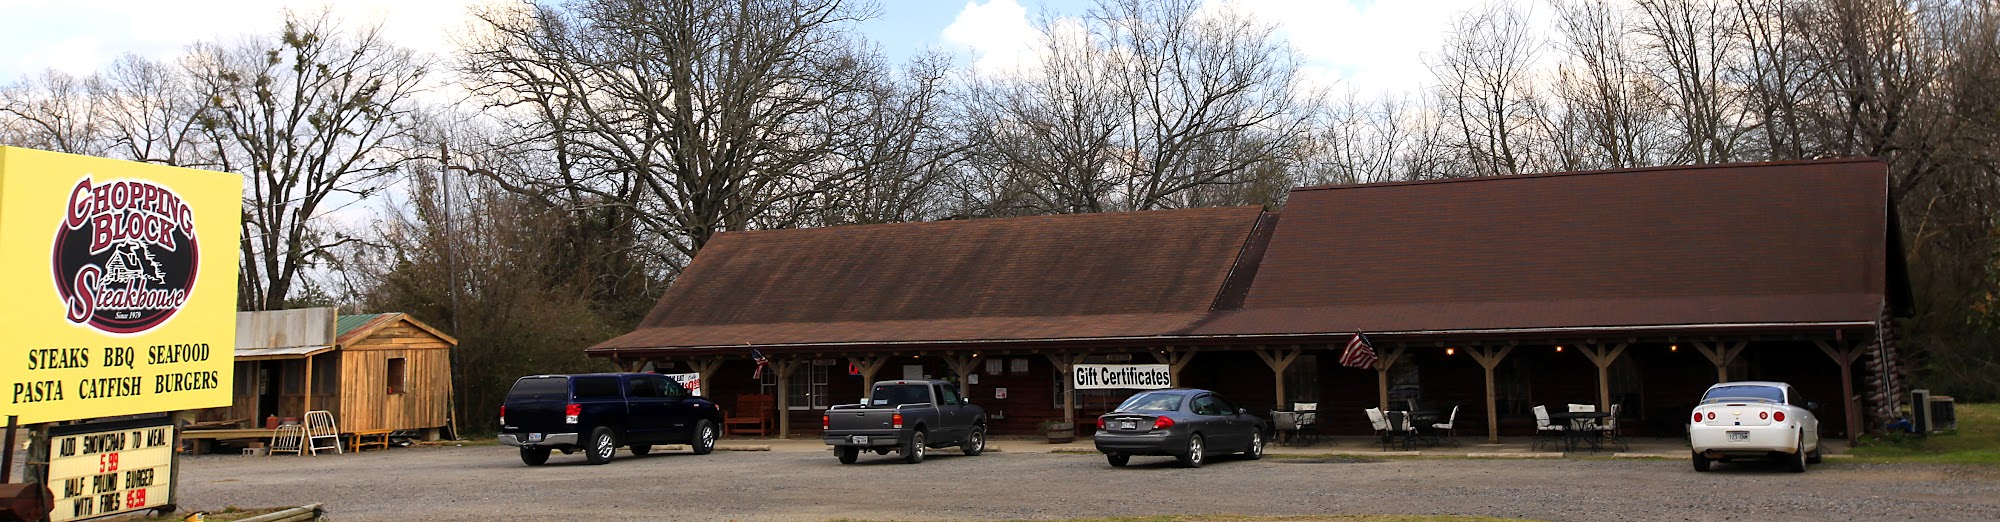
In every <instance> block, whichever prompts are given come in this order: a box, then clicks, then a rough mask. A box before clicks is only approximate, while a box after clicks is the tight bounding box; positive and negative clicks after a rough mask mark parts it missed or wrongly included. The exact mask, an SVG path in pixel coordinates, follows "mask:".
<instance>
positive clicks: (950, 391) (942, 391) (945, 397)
mask: <svg viewBox="0 0 2000 522" xmlns="http://www.w3.org/2000/svg"><path fill="white" fill-rule="evenodd" d="M937 396H938V402H939V403H941V404H958V387H957V386H945V385H938V387H937Z"/></svg>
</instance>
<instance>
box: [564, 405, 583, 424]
mask: <svg viewBox="0 0 2000 522" xmlns="http://www.w3.org/2000/svg"><path fill="white" fill-rule="evenodd" d="M578 415H583V405H582V404H571V405H568V406H564V407H563V424H576V416H578Z"/></svg>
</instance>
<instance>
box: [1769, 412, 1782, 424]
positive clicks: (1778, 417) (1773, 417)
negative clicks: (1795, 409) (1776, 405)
mask: <svg viewBox="0 0 2000 522" xmlns="http://www.w3.org/2000/svg"><path fill="white" fill-rule="evenodd" d="M1771 420H1775V421H1778V422H1785V412H1782V411H1781V412H1777V413H1773V414H1771Z"/></svg>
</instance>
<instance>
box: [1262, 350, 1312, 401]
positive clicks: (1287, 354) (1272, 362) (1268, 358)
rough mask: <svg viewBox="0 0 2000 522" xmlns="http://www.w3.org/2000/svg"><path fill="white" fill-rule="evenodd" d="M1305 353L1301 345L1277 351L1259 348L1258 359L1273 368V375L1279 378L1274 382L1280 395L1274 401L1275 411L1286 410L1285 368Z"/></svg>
mask: <svg viewBox="0 0 2000 522" xmlns="http://www.w3.org/2000/svg"><path fill="white" fill-rule="evenodd" d="M1303 351H1305V350H1304V349H1302V348H1300V347H1299V345H1296V344H1294V345H1291V346H1286V347H1283V348H1279V349H1277V351H1272V350H1271V349H1270V347H1267V346H1259V347H1257V358H1259V359H1263V360H1264V365H1265V366H1269V367H1271V374H1272V375H1276V376H1277V378H1276V379H1273V380H1274V381H1276V384H1277V393H1278V395H1277V398H1276V399H1274V400H1273V401H1272V402H1273V403H1275V404H1277V406H1276V407H1273V408H1271V409H1274V410H1283V409H1286V407H1285V368H1288V367H1290V366H1291V365H1292V361H1296V360H1298V359H1299V352H1303Z"/></svg>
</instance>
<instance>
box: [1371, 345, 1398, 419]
mask: <svg viewBox="0 0 2000 522" xmlns="http://www.w3.org/2000/svg"><path fill="white" fill-rule="evenodd" d="M1402 358H1403V345H1402V344H1401V343H1397V344H1396V347H1395V348H1391V349H1389V353H1386V354H1383V355H1382V356H1381V357H1376V358H1375V398H1376V400H1377V401H1379V402H1380V403H1381V406H1377V407H1378V408H1382V411H1389V367H1391V366H1395V365H1396V361H1397V360H1400V359H1402Z"/></svg>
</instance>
